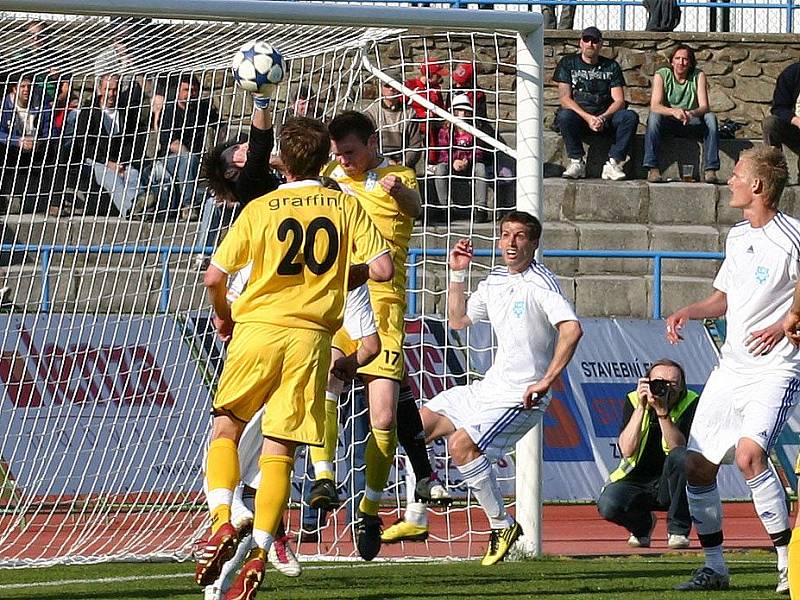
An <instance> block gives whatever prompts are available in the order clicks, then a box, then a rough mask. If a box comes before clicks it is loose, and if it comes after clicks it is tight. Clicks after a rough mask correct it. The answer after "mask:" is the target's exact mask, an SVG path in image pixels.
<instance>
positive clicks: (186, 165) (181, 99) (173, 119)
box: [159, 73, 225, 221]
mask: <svg viewBox="0 0 800 600" xmlns="http://www.w3.org/2000/svg"><path fill="white" fill-rule="evenodd" d="M219 123H220V119H219V113H218V112H217V109H216V108H215V107H214V105H213V104H212V103H211V101H210V100H209V99H207V98H200V82H199V81H198V80H197V77H195V76H194V75H191V74H190V73H184V74H182V75H180V77H179V78H178V84H177V86H176V94H175V97H174V101H173V102H167V103H166V105H165V106H164V110H163V113H162V116H161V132H160V136H159V153H160V154H161V155H162V156H163V160H164V164H165V166H166V172H167V174H168V175H169V177H170V178H171V180H172V183H173V184H174V186H175V187H176V189H177V190H178V192H179V193H178V197H177V198H171V201H170V206H169V210H170V211H171V212H174V211H179V213H180V215H181V218H183V219H185V220H187V221H193V220H196V219H197V217H198V214H199V211H198V209H199V207H200V206H201V205H202V202H203V198H204V197H205V193H206V189H205V187H204V186H201V185H199V184H198V181H197V179H198V174H199V171H200V156H201V155H202V153H203V149H204V147H205V142H206V130H207V129H208V127H209V126H210V127H216V128H217V131H218V133H222V132H224V130H225V128H224V127H219ZM173 191H175V190H174V189H173ZM170 195H171V196H172V194H170Z"/></svg>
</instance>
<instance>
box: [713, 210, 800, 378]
mask: <svg viewBox="0 0 800 600" xmlns="http://www.w3.org/2000/svg"><path fill="white" fill-rule="evenodd" d="M798 261H800V221H798V220H797V219H794V218H792V217H789V216H787V215H785V214H783V213H782V212H778V214H776V215H775V217H774V218H773V219H772V220H771V221H770V222H769V223H767V224H766V225H764V227H761V228H755V227H752V226H751V225H750V223H749V222H748V221H743V222H741V223H737V224H736V225H734V226H733V228H732V229H731V230H730V232H729V233H728V238H727V240H726V242H725V260H724V261H723V263H722V266H721V267H720V270H719V273H717V276H716V278H715V279H714V287H715V288H716V289H718V290H719V291H721V292H724V293H725V294H726V296H727V300H728V309H727V311H726V313H725V319H726V322H727V323H726V325H727V334H726V337H725V344H724V345H723V346H722V351H721V353H722V357H721V359H720V364H726V365H727V366H728V367H730V368H732V369H734V370H740V371H760V372H763V371H764V370H772V371H783V372H787V373H798V372H800V352H799V351H798V349H797V348H795V347H794V346H793V345H792V344H791V343H790V342H789V340H787V339H786V338H784V339H782V340H781V341H780V342H778V344H777V345H776V346H775V348H773V350H772V351H771V352H769V353H768V354H766V355H764V356H753V355H752V354H750V352H748V351H747V346H746V344H745V340H746V339H747V337H748V335H750V333H752V332H753V331H756V330H759V329H763V328H765V327H768V326H770V325H773V324H775V322H776V321H779V320H780V319H782V318H783V315H785V314H786V312H787V311H788V310H789V307H790V306H791V304H792V295H793V293H794V284H795V282H796V281H797V279H798V275H800V264H799V263H798Z"/></svg>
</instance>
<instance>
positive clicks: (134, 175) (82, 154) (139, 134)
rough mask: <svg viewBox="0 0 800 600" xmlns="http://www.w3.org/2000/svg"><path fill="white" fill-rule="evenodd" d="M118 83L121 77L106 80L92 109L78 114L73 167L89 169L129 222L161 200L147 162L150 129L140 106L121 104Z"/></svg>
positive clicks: (98, 88) (103, 78)
mask: <svg viewBox="0 0 800 600" xmlns="http://www.w3.org/2000/svg"><path fill="white" fill-rule="evenodd" d="M119 81H120V79H119V76H117V75H110V74H106V75H102V76H101V77H100V79H99V81H98V83H97V85H96V86H95V97H94V101H93V103H92V105H91V106H87V107H83V108H81V109H80V110H79V111H78V117H77V121H76V124H75V131H76V132H78V133H77V135H76V136H75V140H74V141H73V142H72V146H71V158H70V163H73V164H74V163H85V164H87V165H89V166H90V167H91V168H92V170H93V172H94V178H95V181H96V182H97V183H98V185H100V187H102V188H103V189H104V190H105V191H106V192H108V194H109V195H110V197H111V201H112V203H113V205H114V207H115V208H116V210H117V212H118V213H119V215H120V216H123V217H129V216H133V215H134V214H138V213H140V212H143V211H144V210H146V209H147V208H150V207H152V206H155V205H156V203H157V199H156V198H155V196H154V195H153V194H152V193H151V192H150V189H149V185H148V183H149V182H148V179H149V178H148V175H149V172H150V169H149V167H148V166H147V165H146V164H145V163H144V160H143V159H144V156H145V144H146V140H147V126H146V123H142V122H140V120H139V118H138V116H139V110H138V108H139V107H138V106H133V107H127V106H125V105H123V104H122V103H121V102H118V101H117V98H118V93H119Z"/></svg>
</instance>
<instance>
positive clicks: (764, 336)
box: [744, 320, 784, 356]
mask: <svg viewBox="0 0 800 600" xmlns="http://www.w3.org/2000/svg"><path fill="white" fill-rule="evenodd" d="M783 335H784V334H783V321H782V320H781V321H778V322H777V323H773V324H772V325H770V326H769V327H765V328H764V329H759V330H757V331H751V332H750V335H748V336H747V339H746V340H745V341H744V343H745V345H746V346H747V351H748V352H749V353H750V354H752V355H753V356H764V355H765V354H769V352H770V350H772V349H773V348H774V347H775V344H777V343H778V342H780V341H781V340H782V339H783Z"/></svg>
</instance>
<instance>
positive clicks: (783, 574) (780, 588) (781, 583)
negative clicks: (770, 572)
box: [775, 567, 789, 594]
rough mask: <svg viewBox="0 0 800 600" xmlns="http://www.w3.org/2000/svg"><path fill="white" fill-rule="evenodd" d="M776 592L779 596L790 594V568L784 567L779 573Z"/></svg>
mask: <svg viewBox="0 0 800 600" xmlns="http://www.w3.org/2000/svg"><path fill="white" fill-rule="evenodd" d="M775 591H776V592H777V593H779V594H788V593H789V568H788V567H783V568H782V569H781V570H780V571H778V585H777V586H776V587H775Z"/></svg>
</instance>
